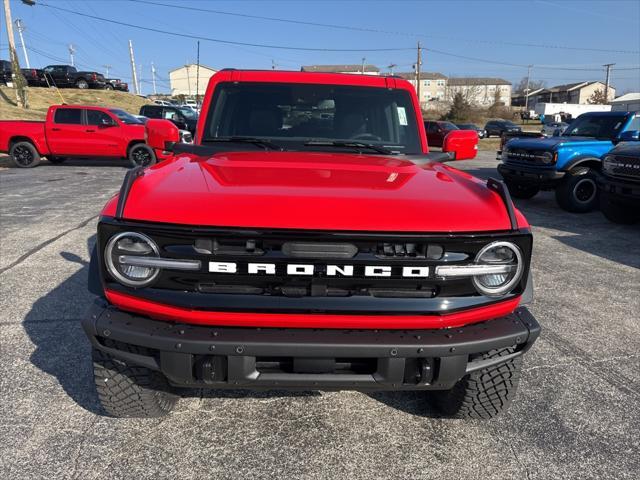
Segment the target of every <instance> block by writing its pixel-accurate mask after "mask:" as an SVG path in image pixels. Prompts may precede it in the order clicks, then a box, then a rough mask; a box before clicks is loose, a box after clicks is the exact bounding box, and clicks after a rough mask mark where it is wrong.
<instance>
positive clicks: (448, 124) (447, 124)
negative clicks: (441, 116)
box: [438, 122, 460, 130]
mask: <svg viewBox="0 0 640 480" xmlns="http://www.w3.org/2000/svg"><path fill="white" fill-rule="evenodd" d="M438 124H439V125H440V127H442V129H443V130H460V129H459V128H458V127H457V126H456V125H454V124H453V123H451V122H438Z"/></svg>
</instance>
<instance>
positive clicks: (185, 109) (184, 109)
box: [178, 107, 198, 118]
mask: <svg viewBox="0 0 640 480" xmlns="http://www.w3.org/2000/svg"><path fill="white" fill-rule="evenodd" d="M178 110H180V113H181V114H182V115H184V116H185V117H187V118H198V115H197V114H196V112H194V111H193V109H192V108H191V107H178Z"/></svg>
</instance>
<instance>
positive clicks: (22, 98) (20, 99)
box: [4, 0, 29, 108]
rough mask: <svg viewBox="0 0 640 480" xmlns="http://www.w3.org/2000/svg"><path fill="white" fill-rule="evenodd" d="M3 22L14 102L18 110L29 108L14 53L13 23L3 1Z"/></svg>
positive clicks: (6, 0) (24, 83)
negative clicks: (5, 27)
mask: <svg viewBox="0 0 640 480" xmlns="http://www.w3.org/2000/svg"><path fill="white" fill-rule="evenodd" d="M4 20H5V23H6V24H7V40H8V42H9V58H10V59H11V71H12V72H13V83H14V85H15V87H16V100H17V103H18V106H19V107H20V108H29V102H28V100H27V91H26V88H25V87H26V83H27V82H26V81H25V79H24V77H23V76H22V72H21V71H20V61H19V60H18V53H17V52H16V42H15V39H14V38H13V22H12V21H11V7H10V5H9V0H4Z"/></svg>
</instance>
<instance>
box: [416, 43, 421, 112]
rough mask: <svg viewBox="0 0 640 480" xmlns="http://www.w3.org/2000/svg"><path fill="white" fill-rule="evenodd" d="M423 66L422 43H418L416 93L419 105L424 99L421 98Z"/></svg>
mask: <svg viewBox="0 0 640 480" xmlns="http://www.w3.org/2000/svg"><path fill="white" fill-rule="evenodd" d="M421 65H422V48H421V47H420V42H418V60H417V62H416V93H417V94H418V105H421V104H422V98H421V97H420V83H421V82H420V66H421Z"/></svg>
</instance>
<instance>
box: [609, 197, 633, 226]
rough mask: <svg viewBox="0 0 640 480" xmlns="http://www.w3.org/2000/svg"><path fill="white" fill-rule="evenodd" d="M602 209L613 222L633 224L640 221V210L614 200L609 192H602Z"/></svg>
mask: <svg viewBox="0 0 640 480" xmlns="http://www.w3.org/2000/svg"><path fill="white" fill-rule="evenodd" d="M600 211H601V212H602V213H603V215H604V216H605V217H606V219H607V220H609V221H610V222H613V223H619V224H622V225H631V224H634V223H636V222H638V221H640V211H638V210H637V209H633V208H632V207H628V206H625V205H620V204H618V203H616V202H614V201H613V200H612V199H611V197H610V196H609V194H607V193H603V192H600Z"/></svg>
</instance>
